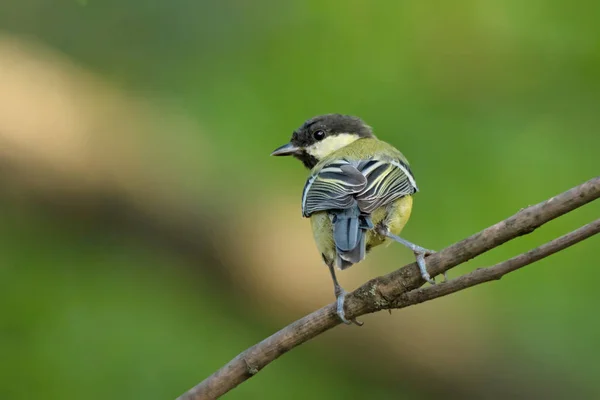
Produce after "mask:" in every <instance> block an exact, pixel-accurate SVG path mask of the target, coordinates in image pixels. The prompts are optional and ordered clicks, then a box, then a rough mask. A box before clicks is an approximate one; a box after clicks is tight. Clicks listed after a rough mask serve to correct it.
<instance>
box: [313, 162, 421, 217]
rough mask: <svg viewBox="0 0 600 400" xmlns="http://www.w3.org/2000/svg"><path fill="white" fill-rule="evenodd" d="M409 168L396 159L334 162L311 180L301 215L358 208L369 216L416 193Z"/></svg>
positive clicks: (324, 167)
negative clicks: (380, 208) (384, 206)
mask: <svg viewBox="0 0 600 400" xmlns="http://www.w3.org/2000/svg"><path fill="white" fill-rule="evenodd" d="M417 190H418V189H417V184H416V183H415V179H414V177H413V175H412V172H411V170H410V168H409V167H408V164H406V163H404V162H403V161H401V160H396V159H378V158H373V159H369V160H364V161H360V162H358V163H352V162H350V161H346V160H335V161H332V162H330V163H328V164H326V165H324V166H323V167H322V168H321V169H320V170H318V171H316V172H315V173H314V174H313V175H311V176H310V178H309V179H308V181H307V182H306V185H305V186H304V191H303V193H302V215H304V216H305V217H308V216H310V215H311V214H312V213H314V212H317V211H324V210H345V209H348V208H351V207H352V206H353V205H355V204H357V205H358V208H359V209H360V211H361V212H362V213H365V214H370V213H372V212H373V211H374V210H376V209H377V208H379V207H381V206H383V205H386V204H389V203H391V202H393V201H394V200H397V199H399V198H401V197H404V196H406V195H410V194H413V193H415V192H416V191H417Z"/></svg>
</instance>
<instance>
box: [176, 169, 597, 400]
mask: <svg viewBox="0 0 600 400" xmlns="http://www.w3.org/2000/svg"><path fill="white" fill-rule="evenodd" d="M598 197H600V177H596V178H594V179H591V180H589V181H587V182H585V183H583V184H581V185H579V186H577V187H574V188H573V189H571V190H568V191H566V192H564V193H561V194H559V195H557V196H555V197H552V198H550V199H549V200H546V201H544V202H542V203H539V204H536V205H534V206H530V207H527V208H525V209H523V210H521V211H519V212H518V213H517V214H515V215H513V216H512V217H510V218H508V219H506V220H504V221H501V222H499V223H497V224H495V225H492V226H491V227H489V228H486V229H484V230H483V231H481V232H479V233H476V234H475V235H472V236H471V237H469V238H467V239H464V240H462V241H460V242H458V243H455V244H453V245H452V246H449V247H447V248H445V249H444V250H441V251H439V252H437V253H435V254H433V255H431V256H429V257H427V270H428V271H429V274H430V275H431V276H435V275H438V274H441V273H443V272H445V271H447V270H449V269H450V268H453V267H455V266H457V265H459V264H461V263H464V262H466V261H468V260H470V259H472V258H474V257H476V256H478V255H480V254H482V253H484V252H486V251H489V250H491V249H493V248H495V247H497V246H500V245H501V244H503V243H505V242H507V241H509V240H511V239H514V238H516V237H518V236H521V235H525V234H528V233H531V232H533V231H534V230H535V229H536V228H538V227H540V226H541V225H543V224H545V223H546V222H548V221H551V220H553V219H555V218H557V217H559V216H561V215H563V214H566V213H568V212H570V211H572V210H574V209H576V208H578V207H581V206H582V205H584V204H587V203H589V202H591V201H593V200H595V199H597V198H598ZM597 223H598V221H596V222H593V223H592V224H589V225H587V226H585V227H583V228H581V229H579V230H577V231H575V232H573V233H571V234H568V235H565V236H563V237H561V238H559V239H556V240H555V241H552V242H550V243H548V244H546V245H544V246H541V247H539V248H537V249H535V250H532V251H530V252H528V253H525V254H523V255H521V256H517V257H515V258H513V259H510V260H508V261H506V262H504V263H500V264H498V265H496V266H494V267H491V268H487V269H483V270H477V271H475V272H472V273H471V274H467V275H465V276H463V277H461V278H457V279H454V280H452V281H450V282H447V283H446V284H440V285H436V286H434V287H432V288H427V289H422V290H418V291H414V292H411V291H413V290H414V289H417V288H418V287H420V286H422V285H423V284H424V283H425V282H424V281H423V279H422V278H421V275H420V273H419V269H418V267H417V265H416V263H412V264H408V265H406V266H404V267H402V268H400V269H398V270H396V271H394V272H392V273H390V274H388V275H385V276H381V277H378V278H375V279H372V280H370V281H368V282H367V283H365V284H364V285H362V286H361V287H360V288H358V289H356V290H355V291H354V292H352V293H350V294H349V295H348V296H347V297H346V307H345V308H346V317H347V318H348V319H351V318H355V317H358V316H360V315H363V314H366V313H372V312H376V311H379V310H382V309H391V308H401V307H407V306H409V305H412V304H417V303H421V302H423V301H427V300H430V299H433V298H436V297H440V296H444V295H446V294H449V293H453V292H456V291H460V290H462V289H465V288H466V287H469V286H473V285H475V284H478V283H482V282H485V281H488V280H493V279H498V278H499V277H500V276H502V275H504V274H506V273H508V272H511V271H512V270H514V269H516V268H520V267H522V266H523V265H526V264H529V263H531V262H534V261H537V260H539V259H541V258H543V257H546V256H548V255H550V254H553V253H554V252H556V251H560V250H561V249H563V248H566V247H568V246H570V245H572V244H573V243H576V242H577V241H581V240H583V239H585V238H586V237H589V236H591V235H592V234H593V233H592V232H594V231H595V229H597V228H598V227H597ZM590 226H591V228H590ZM596 232H597V231H596ZM596 232H594V233H596ZM545 253H547V254H545ZM523 262H525V264H523V265H520V264H521V263H523ZM481 271H484V272H481ZM489 271H492V272H489ZM486 274H491V275H492V277H490V276H488V275H486ZM495 274H499V275H495ZM478 279H479V280H481V281H478ZM451 289H454V290H451ZM446 291H447V292H446ZM409 292H411V293H410V294H409ZM423 292H425V293H428V294H425V295H422V294H421V293H423ZM411 296H412V301H414V302H411V301H410V300H409V299H411ZM428 296H431V297H428ZM339 324H340V320H339V318H338V317H337V314H336V307H335V303H332V304H329V305H328V306H326V307H323V308H321V309H319V310H317V311H315V312H313V313H311V314H309V315H307V316H305V317H303V318H301V319H299V320H298V321H296V322H293V323H292V324H290V325H288V326H287V327H285V328H283V329H282V330H280V331H279V332H276V333H274V334H273V335H271V336H270V337H268V338H266V339H264V340H263V341H262V342H260V343H258V344H256V345H254V346H252V347H250V348H249V349H247V350H246V351H244V352H242V353H241V354H239V355H238V356H237V357H235V358H234V359H233V360H231V361H230V362H229V363H227V364H226V365H225V366H224V367H222V368H221V369H219V370H218V371H216V372H215V373H214V374H212V375H211V376H209V377H208V378H206V379H205V380H204V381H202V382H200V383H199V384H198V385H196V386H195V387H194V388H192V389H190V390H189V391H188V392H186V393H185V394H183V395H181V396H180V397H179V398H178V400H200V399H214V398H217V397H219V396H221V395H223V394H225V393H227V392H228V391H230V390H231V389H233V388H234V387H236V386H237V385H239V384H240V383H242V382H244V381H245V380H247V379H248V378H251V377H252V376H254V375H256V374H257V373H258V372H259V371H260V370H261V369H262V368H264V367H265V366H266V365H268V364H269V363H271V362H272V361H274V360H275V359H277V358H278V357H279V356H281V355H282V354H285V353H286V352H288V351H290V350H291V349H293V348H294V347H296V346H298V345H300V344H302V343H305V342H307V341H308V340H310V339H312V338H314V337H315V336H318V335H319V334H321V333H323V332H325V331H327V330H329V329H331V328H333V327H335V326H337V325H339Z"/></svg>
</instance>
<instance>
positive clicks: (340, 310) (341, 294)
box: [327, 263, 363, 326]
mask: <svg viewBox="0 0 600 400" xmlns="http://www.w3.org/2000/svg"><path fill="white" fill-rule="evenodd" d="M327 266H328V267H329V272H330V273H331V279H332V280H333V290H334V293H335V297H336V299H337V315H338V317H340V319H341V320H342V322H343V323H345V324H346V325H350V322H353V323H354V324H356V325H358V326H362V325H363V323H362V322H360V321H358V320H357V319H356V318H354V319H352V321H348V320H347V319H346V315H345V313H344V300H345V299H346V291H345V290H344V289H343V288H342V287H341V286H340V284H339V283H338V281H337V277H336V276H335V267H334V266H333V263H331V265H329V264H327Z"/></svg>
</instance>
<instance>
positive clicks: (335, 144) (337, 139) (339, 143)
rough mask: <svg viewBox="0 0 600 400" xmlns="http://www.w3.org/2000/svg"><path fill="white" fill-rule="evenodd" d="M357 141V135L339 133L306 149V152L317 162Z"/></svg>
mask: <svg viewBox="0 0 600 400" xmlns="http://www.w3.org/2000/svg"><path fill="white" fill-rule="evenodd" d="M358 139H359V136H358V135H355V134H353V133H340V134H339V135H335V136H329V137H326V138H325V139H323V140H321V141H320V142H317V143H315V144H313V145H312V146H310V147H307V148H306V152H307V153H308V154H310V155H311V156H313V157H315V158H316V159H317V160H321V159H323V158H324V157H327V156H328V155H329V154H331V153H333V152H334V151H336V150H339V149H341V148H342V147H344V146H347V145H349V144H350V143H352V142H354V141H356V140H358Z"/></svg>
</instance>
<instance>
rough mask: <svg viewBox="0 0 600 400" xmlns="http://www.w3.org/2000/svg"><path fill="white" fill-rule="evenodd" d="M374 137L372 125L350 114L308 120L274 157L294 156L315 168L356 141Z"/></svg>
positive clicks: (327, 115) (279, 148)
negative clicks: (326, 158)
mask: <svg viewBox="0 0 600 400" xmlns="http://www.w3.org/2000/svg"><path fill="white" fill-rule="evenodd" d="M365 137H374V136H373V131H372V129H371V127H370V126H368V125H367V124H365V123H364V122H363V120H361V119H360V118H358V117H353V116H351V115H342V114H326V115H319V116H317V117H314V118H311V119H309V120H308V121H306V122H305V123H304V124H302V126H301V127H300V128H298V129H296V130H295V131H294V133H293V134H292V139H291V140H290V142H289V143H287V144H284V145H283V146H281V147H278V148H277V149H275V150H274V151H273V153H271V155H272V156H294V157H296V158H297V159H299V160H300V161H302V163H303V164H304V166H305V167H306V168H309V169H312V168H313V167H314V166H315V165H317V163H318V162H319V161H320V160H322V159H323V158H325V157H327V156H328V155H329V154H331V153H332V152H334V151H336V150H338V149H341V148H342V147H344V146H347V145H349V144H350V143H352V142H354V141H355V140H357V139H361V138H365Z"/></svg>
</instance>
